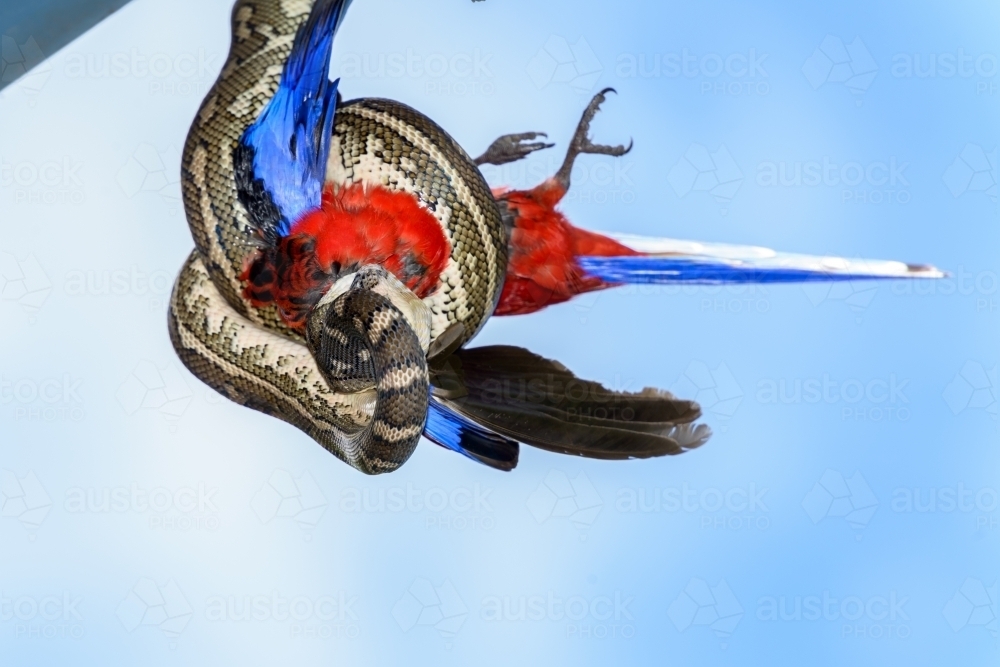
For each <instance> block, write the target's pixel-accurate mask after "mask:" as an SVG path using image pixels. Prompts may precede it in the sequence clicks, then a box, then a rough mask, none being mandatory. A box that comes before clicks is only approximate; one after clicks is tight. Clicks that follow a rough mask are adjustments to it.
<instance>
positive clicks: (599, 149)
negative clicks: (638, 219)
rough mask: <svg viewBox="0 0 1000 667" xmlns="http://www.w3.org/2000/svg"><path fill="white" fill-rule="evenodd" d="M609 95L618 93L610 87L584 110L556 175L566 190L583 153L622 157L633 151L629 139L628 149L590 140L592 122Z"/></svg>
mask: <svg viewBox="0 0 1000 667" xmlns="http://www.w3.org/2000/svg"><path fill="white" fill-rule="evenodd" d="M608 93H615V94H616V95H617V94H618V91H616V90H615V89H614V88H610V87H609V88H604V89H602V90H601V91H599V92H598V93H597V94H596V95H594V96H593V97H592V98H591V99H590V103H589V104H588V105H587V108H586V109H584V110H583V115H582V116H581V117H580V122H579V123H578V124H577V126H576V132H574V133H573V139H572V140H571V141H570V144H569V149H568V150H567V151H566V159H565V160H564V161H563V164H562V166H561V167H560V168H559V171H558V172H556V175H555V178H556V180H557V181H558V182H559V183H561V184H562V186H563V189H564V190H569V176H570V172H572V171H573V163H574V162H575V161H576V158H577V156H578V155H580V154H581V153H589V154H595V155H611V156H613V157H621V156H622V155H625V154H626V153H628V152H629V151H630V150H632V140H631V139H629V144H628V147H626V146H623V145H618V146H608V145H605V144H595V143H594V142H593V141H592V140H591V139H590V121H592V120H593V119H594V116H596V115H597V112H598V111H600V109H601V104H603V103H604V100H605V99H606V98H607V94H608Z"/></svg>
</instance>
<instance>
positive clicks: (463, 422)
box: [424, 397, 520, 470]
mask: <svg viewBox="0 0 1000 667" xmlns="http://www.w3.org/2000/svg"><path fill="white" fill-rule="evenodd" d="M424 437H426V438H427V439H428V440H430V441H432V442H434V443H436V444H438V445H441V446H442V447H444V448H445V449H450V450H452V451H453V452H458V453H459V454H462V455H464V456H467V457H469V458H470V459H472V460H473V461H478V462H480V463H484V464H486V465H488V466H491V467H493V468H497V469H499V470H511V469H513V468H514V466H516V465H517V457H518V453H519V451H520V448H519V445H518V443H517V442H516V441H515V440H511V439H510V438H506V437H504V436H502V435H498V434H496V433H494V432H493V431H491V430H489V429H487V428H486V427H484V426H480V425H479V424H477V423H475V422H474V421H472V420H470V419H469V418H467V417H465V416H463V415H461V414H459V413H458V412H455V411H454V410H452V409H451V408H449V407H448V406H447V405H444V404H443V403H441V402H440V401H438V400H437V399H435V398H433V397H431V402H430V406H429V407H428V409H427V425H426V426H425V427H424Z"/></svg>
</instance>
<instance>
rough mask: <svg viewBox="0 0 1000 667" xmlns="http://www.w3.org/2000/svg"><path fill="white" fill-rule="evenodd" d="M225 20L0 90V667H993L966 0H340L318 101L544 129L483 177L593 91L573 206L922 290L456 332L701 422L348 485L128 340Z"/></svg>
mask: <svg viewBox="0 0 1000 667" xmlns="http://www.w3.org/2000/svg"><path fill="white" fill-rule="evenodd" d="M229 11H230V5H229V3H228V2H214V1H213V2H204V1H201V2H195V1H194V0H181V1H178V2H173V3H170V2H164V1H162V0H134V1H133V2H132V3H130V4H129V5H128V6H126V7H125V8H124V9H123V10H121V11H120V12H118V13H117V14H115V15H114V16H112V17H111V18H109V19H108V20H107V21H105V22H104V23H102V24H100V25H98V26H97V27H95V28H94V29H93V30H91V31H90V32H88V33H87V34H85V35H83V36H82V37H80V38H79V39H77V40H76V41H74V42H73V43H71V44H70V45H68V46H67V47H66V48H64V49H63V50H61V51H59V52H57V53H55V54H46V55H50V57H49V58H48V59H47V60H46V61H45V62H44V63H43V64H42V65H40V66H39V67H38V68H37V69H36V70H34V71H33V72H32V73H30V74H29V76H27V77H25V78H23V79H22V80H20V81H19V82H18V83H17V84H15V85H12V86H10V87H8V88H7V89H5V90H4V92H3V93H2V95H0V118H3V123H2V124H0V211H2V220H3V223H4V224H2V225H0V262H2V264H0V273H2V276H3V280H4V284H3V291H2V292H0V294H2V299H0V313H2V318H3V321H4V327H3V333H2V336H3V347H2V349H3V350H4V352H3V353H2V354H0V419H2V420H3V427H2V430H3V433H4V435H3V436H2V443H0V470H2V471H4V472H3V478H2V485H0V492H2V493H3V498H4V512H3V516H2V517H0V535H2V542H3V544H4V545H6V548H5V549H3V550H2V551H0V553H2V556H0V563H3V568H2V571H3V572H4V574H3V575H0V646H2V651H3V654H4V655H6V656H12V658H11V660H12V663H13V664H21V663H53V664H55V663H56V662H60V661H61V662H65V661H66V660H67V659H68V658H69V657H70V656H72V657H73V660H74V662H75V663H78V664H95V665H96V664H101V665H111V664H134V663H136V662H137V661H140V660H141V661H142V662H143V663H145V664H164V665H167V664H209V663H214V664H219V663H220V662H223V663H230V662H236V661H238V660H239V661H243V662H252V663H254V664H258V663H274V664H281V663H288V662H293V661H303V662H318V661H321V660H323V661H327V662H329V661H338V662H340V663H343V664H401V663H403V662H404V661H405V662H406V663H408V664H435V665H452V664H453V665H467V664H470V663H472V662H473V661H475V662H476V663H478V664H483V665H494V664H495V665H501V664H503V665H506V664H510V663H512V662H520V663H523V664H543V663H557V664H562V663H570V662H572V663H573V664H580V665H598V664H609V663H614V664H629V665H659V664H664V663H670V664H674V663H676V664H689V663H690V664H695V663H697V664H709V665H726V664H739V665H746V664H758V663H764V662H767V663H769V664H801V663H810V664H830V665H840V664H856V665H867V664H872V665H875V664H878V665H897V664H913V663H914V662H920V663H925V662H926V663H935V664H937V663H945V662H947V663H962V664H968V665H985V664H994V663H995V662H996V659H997V632H998V626H997V615H998V608H997V603H998V598H997V583H996V582H997V581H998V579H1000V567H998V562H1000V561H998V555H1000V554H998V551H1000V505H998V503H1000V482H998V481H997V480H998V477H997V466H998V463H1000V457H998V442H997V441H998V431H997V421H996V419H997V408H998V404H997V399H998V395H997V386H998V385H997V363H998V361H1000V351H998V348H997V340H998V333H1000V330H998V328H1000V327H998V323H1000V282H998V273H997V272H998V271H1000V266H998V263H1000V262H998V259H997V258H998V253H997V252H996V250H997V247H998V243H1000V238H998V236H1000V233H998V230H1000V224H998V219H997V218H998V208H997V191H996V183H997V146H998V143H1000V142H998V139H1000V137H998V134H1000V132H998V130H1000V126H998V123H997V120H996V119H997V117H998V116H997V112H998V111H1000V75H998V74H997V68H998V60H1000V40H998V37H997V32H996V29H995V26H996V25H997V19H998V16H997V9H996V8H995V7H990V6H987V5H986V4H983V3H952V4H950V5H948V6H947V8H943V7H937V6H933V5H931V4H930V3H916V4H914V3H902V2H896V3H881V4H879V5H878V6H872V5H871V4H870V3H860V2H850V3H840V4H838V5H836V6H832V5H831V6H823V7H820V6H816V5H808V6H806V5H801V4H796V3H777V2H768V3H756V4H755V5H754V6H752V7H750V6H746V5H745V4H744V3H735V2H710V3H686V4H678V3H655V2H649V1H645V0H644V1H639V0H631V1H627V2H621V3H597V2H575V3H566V2H559V3H549V5H547V6H545V7H539V6H537V3H530V2H527V1H524V2H519V1H509V2H499V1H498V0H486V1H485V2H483V3H474V4H473V3H468V2H460V1H458V0H449V1H448V2H444V1H443V0H442V1H437V2H427V3H421V4H420V5H417V4H416V3H405V2H402V1H401V0H399V1H389V0H357V1H356V2H355V3H354V4H353V6H352V7H351V9H350V12H349V13H348V16H347V19H346V21H345V23H344V27H343V30H342V33H341V35H340V36H339V37H338V42H337V44H336V45H335V50H334V59H333V68H334V70H337V69H338V68H340V69H341V70H342V71H341V75H342V77H343V80H342V82H341V90H342V91H343V93H344V95H345V96H346V97H348V98H351V97H360V96H383V97H391V98H394V99H398V100H401V101H403V102H406V103H408V104H410V105H412V106H414V107H416V108H418V109H420V110H421V111H423V112H424V113H426V114H427V115H429V116H430V117H431V118H433V119H435V120H436V121H437V122H438V123H439V124H440V125H442V126H443V127H444V128H446V129H447V130H448V131H449V132H451V133H452V134H453V136H454V137H455V138H456V139H457V140H458V141H459V142H460V143H461V144H462V145H463V146H464V147H466V149H467V150H468V151H469V152H470V153H472V154H478V153H479V152H481V151H482V150H483V149H484V148H485V147H486V146H487V145H488V144H489V142H490V141H492V140H493V139H494V138H496V137H497V136H498V135H500V134H504V133H509V132H518V131H526V130H536V131H545V132H548V133H549V137H550V139H551V140H553V141H554V142H556V144H557V145H556V147H555V148H553V149H550V150H549V151H546V152H545V153H542V154H538V155H536V156H533V157H532V158H531V159H530V160H528V161H526V162H524V163H521V164H517V165H511V166H510V167H505V168H496V169H492V170H486V175H487V177H488V179H489V180H490V182H491V184H494V185H502V184H508V185H514V186H521V187H524V186H530V185H533V184H534V183H535V182H537V181H538V180H540V179H541V178H543V177H544V176H546V175H548V174H550V173H552V172H554V170H555V169H556V168H557V167H558V165H559V163H560V162H561V160H562V156H563V151H564V148H565V145H566V142H567V141H568V139H569V137H570V135H571V133H572V130H573V128H574V126H575V123H576V121H577V119H578V118H579V114H580V112H581V110H582V109H583V107H584V106H585V105H586V102H587V101H588V100H589V98H590V96H591V95H592V94H593V93H594V92H596V91H597V90H599V89H600V88H602V87H604V86H613V87H615V88H616V89H617V91H618V95H617V96H611V97H609V99H608V101H607V102H606V104H605V105H604V109H603V111H602V112H601V114H600V115H599V116H598V118H597V119H596V121H595V122H594V125H593V135H594V138H595V139H596V140H599V141H604V142H608V143H620V142H625V141H627V140H628V139H629V138H631V139H633V140H634V142H635V147H634V149H633V150H632V152H631V153H629V154H628V155H627V156H625V157H623V158H621V159H619V160H617V161H615V160H613V159H611V158H607V157H599V156H585V157H583V158H581V159H580V160H579V163H578V167H577V170H576V171H575V172H574V175H573V188H572V190H571V192H570V195H569V196H568V198H567V200H565V202H564V211H565V212H566V214H567V215H568V217H569V218H570V219H571V220H572V221H573V222H574V223H575V224H577V225H579V226H582V227H586V228H588V229H594V230H607V231H615V232H630V233H637V234H644V235H650V236H671V237H676V238H687V239H697V240H706V241H719V242H732V243H747V244H750V243H752V244H759V245H765V246H770V247H774V248H777V249H780V250H785V251H794V252H806V253H815V254H830V255H842V256H849V257H877V258H886V259H901V260H905V261H911V262H927V263H933V264H935V265H937V266H939V267H941V268H943V269H946V270H948V271H950V272H952V278H951V279H949V280H945V281H939V282H936V283H933V284H920V285H915V284H914V285H911V284H907V283H902V284H879V285H875V284H870V283H857V284H849V285H843V286H839V287H837V288H835V289H827V288H824V287H816V286H812V287H809V288H808V289H806V288H803V287H801V286H794V285H793V286H768V287H766V289H761V288H752V287H746V288H684V289H681V288H674V287H670V288H668V287H659V288H655V289H654V288H644V289H638V288H635V289H621V290H617V291H608V292H605V293H600V294H594V295H589V296H586V297H583V298H581V299H579V300H577V301H574V302H571V303H568V304H564V305H560V306H556V307H552V308H549V309H548V310H546V311H544V312H541V313H538V314H535V315H532V316H527V317H519V318H506V319H496V320H492V321H491V322H490V323H489V324H488V325H487V326H486V328H485V329H484V330H483V332H482V333H481V334H480V336H479V337H478V338H477V339H476V343H478V344H496V343H508V344H516V345H522V346H524V347H528V348H530V349H531V350H532V351H534V352H536V353H539V354H542V355H545V356H548V357H550V358H555V359H558V360H559V361H561V362H562V363H563V364H565V365H567V366H568V367H569V368H571V369H572V370H574V371H575V372H576V373H577V374H578V375H580V376H582V377H586V378H590V379H594V380H599V381H602V382H604V383H605V384H607V385H609V386H613V387H615V388H619V389H622V390H630V391H634V390H638V389H640V388H642V387H644V386H656V387H662V388H670V389H672V390H674V391H675V392H676V393H678V394H680V395H682V396H684V397H690V398H696V399H697V400H699V401H700V402H701V404H702V406H703V409H704V413H705V415H704V421H705V422H706V423H708V424H709V425H710V426H711V427H712V428H713V430H714V431H715V435H714V437H713V438H712V440H710V441H709V443H708V444H706V445H705V446H704V447H702V448H701V449H699V450H697V451H694V452H691V453H688V454H685V455H683V456H680V457H673V458H669V459H661V460H652V461H633V462H601V461H587V460H578V459H575V458H568V457H561V456H559V455H556V454H550V453H547V452H543V451H538V450H532V449H531V448H528V447H525V448H523V449H522V454H521V461H520V464H519V466H518V468H517V469H516V470H515V471H514V472H512V473H509V474H501V473H498V472H495V471H493V470H490V469H487V468H485V467H481V466H477V465H476V464H474V463H472V462H470V461H468V460H466V459H464V458H462V457H459V456H456V455H454V454H452V453H450V452H447V451H445V450H443V449H440V448H438V447H436V446H434V445H432V444H430V443H427V442H424V443H422V444H421V445H420V446H419V447H418V449H417V452H416V453H415V454H414V456H413V458H412V459H411V460H410V461H409V462H408V463H407V464H406V465H405V466H404V467H403V468H402V469H401V470H399V471H398V472H396V473H394V474H392V475H390V476H387V477H379V478H368V477H365V476H363V475H361V474H360V473H357V472H356V471H354V470H353V469H351V468H349V467H348V466H346V465H344V464H343V463H341V462H340V461H338V460H336V459H334V458H333V457H331V456H330V455H329V454H327V453H326V452H325V451H323V450H322V449H321V448H320V447H318V446H317V445H316V444H315V443H313V442H312V441H311V440H309V439H308V438H307V437H306V436H305V435H303V434H301V433H299V432H298V431H296V430H295V429H294V428H292V427H290V426H287V425H285V424H283V423H281V422H278V421H276V420H274V419H271V418H268V417H266V416H264V415H261V414H258V413H254V412H251V411H249V410H247V409H244V408H240V407H239V406H236V405H233V404H230V403H228V402H226V401H225V400H224V399H222V398H220V397H219V396H218V395H216V394H215V393H214V392H212V391H211V390H209V389H208V388H207V387H205V386H204V385H202V384H201V383H200V382H198V380H197V379H195V378H194V377H193V376H191V375H190V374H189V373H188V372H187V371H186V370H185V369H184V368H183V367H182V366H181V365H180V364H179V362H178V360H177V359H176V357H175V356H174V354H173V351H172V349H171V347H170V343H169V340H168V337H167V332H166V326H165V309H166V300H167V297H168V293H169V289H170V285H171V283H172V281H173V278H174V276H175V275H176V272H177V270H178V268H179V267H180V265H181V263H182V261H183V260H184V258H185V257H186V256H187V254H188V253H189V252H190V249H191V247H192V242H191V238H190V235H189V233H188V230H187V226H186V224H185V221H184V217H183V212H182V211H181V208H180V202H179V186H178V178H177V173H178V169H179V160H180V158H179V155H180V153H179V151H180V149H181V147H182V145H183V141H184V137H185V134H186V131H187V127H188V126H189V123H190V120H191V118H192V117H193V115H194V112H195V110H196V108H197V106H198V104H199V103H200V101H201V98H202V97H203V95H204V93H205V91H206V90H207V88H208V86H210V85H211V81H212V79H213V77H214V75H215V73H216V72H217V71H218V69H219V68H220V67H221V65H222V61H223V59H224V56H225V52H226V48H227V45H228V40H229V34H228V30H229V24H228V15H229ZM105 62H106V63H107V64H106V65H105ZM932 62H933V67H932V65H931V63H932ZM657 63H659V69H657ZM633 64H634V67H633ZM706 156H707V157H706ZM796 173H798V174H799V177H798V178H796ZM105 498H107V502H106V503H105V502H104V499H105ZM796 609H798V611H796Z"/></svg>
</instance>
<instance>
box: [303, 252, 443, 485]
mask: <svg viewBox="0 0 1000 667" xmlns="http://www.w3.org/2000/svg"><path fill="white" fill-rule="evenodd" d="M430 324H431V322H430V311H429V309H428V308H427V306H425V305H424V303H423V302H422V301H421V300H420V299H419V298H417V296H416V295H414V294H413V292H411V291H410V290H409V289H407V287H406V286H405V285H403V284H402V283H401V282H399V280H397V279H396V278H395V277H394V276H393V275H392V274H390V273H389V272H388V271H386V270H385V269H384V268H382V267H381V266H377V265H367V266H363V267H362V268H361V269H359V270H358V271H357V272H356V273H352V274H348V275H346V276H343V277H341V278H340V279H339V280H338V281H337V282H336V283H335V284H334V285H333V286H332V287H331V288H330V289H329V290H328V291H327V293H326V294H325V295H324V296H323V298H322V299H321V300H320V302H319V303H318V304H317V305H316V307H315V308H314V309H313V311H312V312H311V313H310V315H309V317H308V319H307V324H306V341H307V343H308V345H309V348H310V350H311V351H312V354H313V357H315V359H316V362H317V365H318V366H319V369H320V372H321V373H322V374H323V376H324V377H325V379H326V381H327V382H328V383H329V384H330V387H331V388H332V389H333V390H334V391H337V392H344V393H352V392H358V391H367V390H371V389H374V390H375V406H374V410H373V412H372V416H371V420H370V421H369V422H368V424H367V425H366V426H365V427H364V428H363V429H362V430H361V431H359V432H357V433H352V434H348V435H347V436H346V437H347V439H348V441H349V442H347V443H345V449H347V450H348V451H353V452H355V453H356V454H357V456H356V461H357V463H356V464H355V466H356V467H357V468H358V469H359V470H361V471H362V472H367V473H370V474H376V473H381V472H390V471H392V470H395V469H396V468H398V467H399V466H401V465H402V464H403V463H405V462H406V460H407V459H408V458H409V457H410V455H411V454H412V453H413V450H414V449H415V448H416V446H417V443H418V442H419V440H420V435H421V434H422V433H423V430H424V425H425V422H426V420H427V407H428V402H429V400H430V384H429V379H428V372H427V349H428V346H429V344H430Z"/></svg>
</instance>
